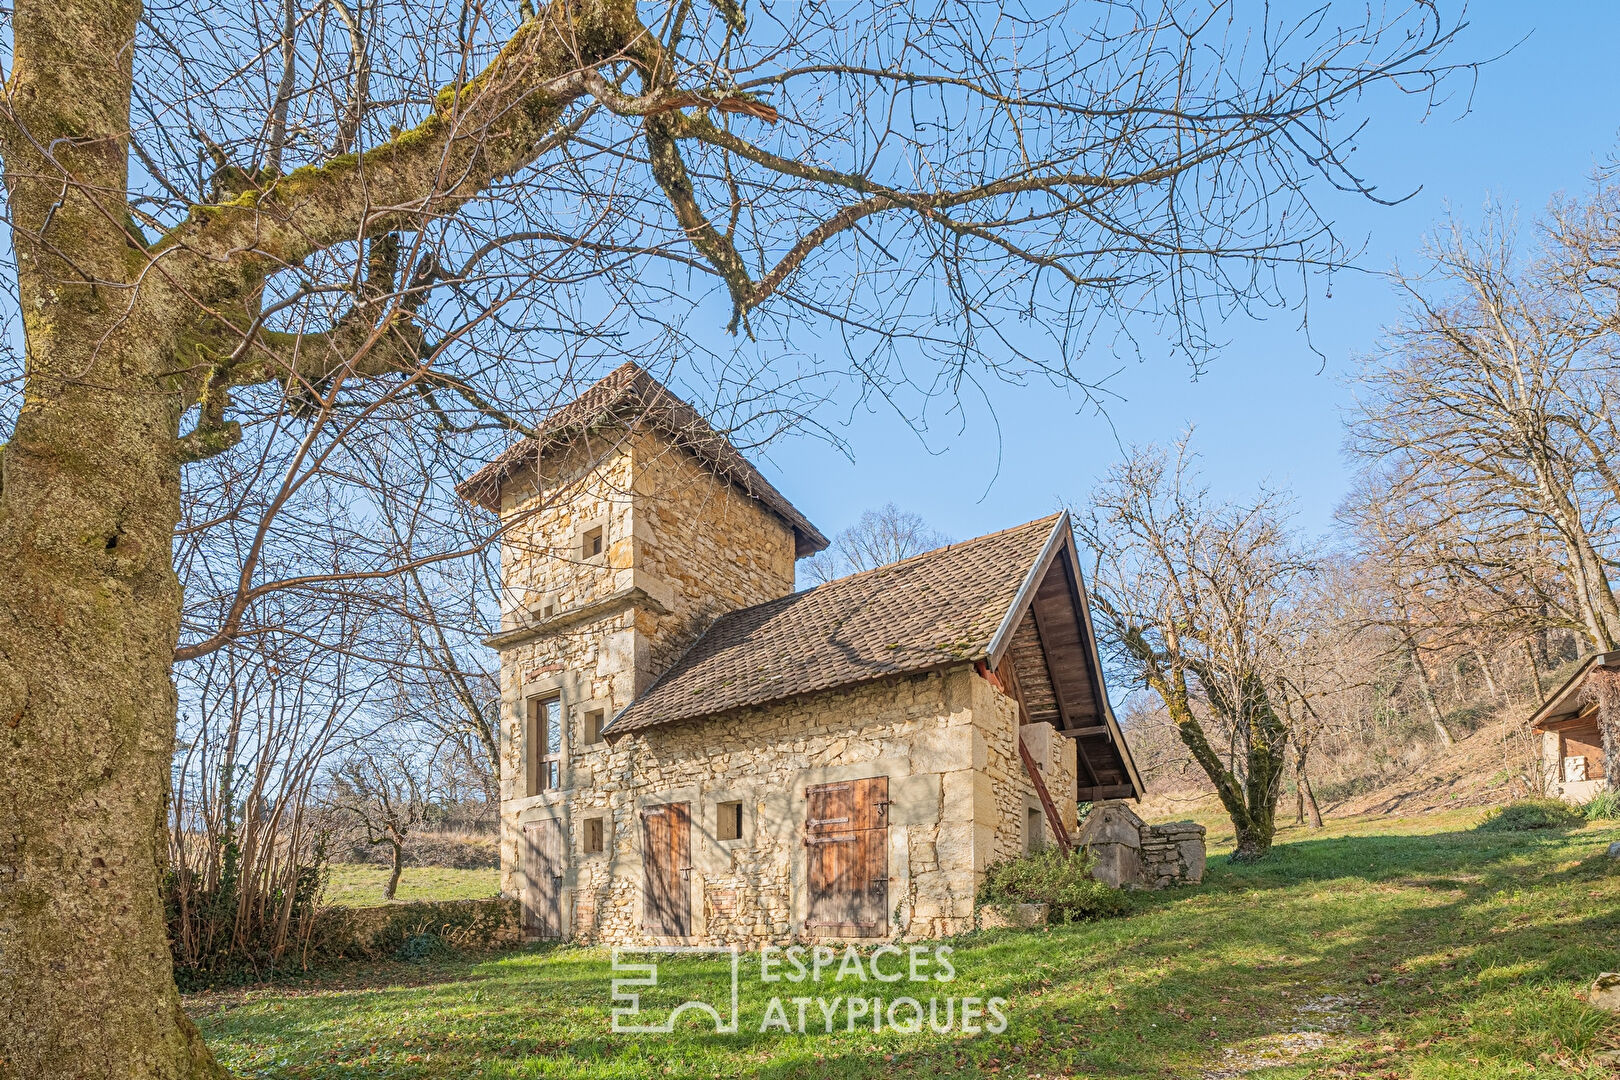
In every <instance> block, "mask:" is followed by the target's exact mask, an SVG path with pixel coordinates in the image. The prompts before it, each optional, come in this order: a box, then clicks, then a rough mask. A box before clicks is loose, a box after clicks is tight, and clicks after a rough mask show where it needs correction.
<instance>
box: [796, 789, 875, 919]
mask: <svg viewBox="0 0 1620 1080" xmlns="http://www.w3.org/2000/svg"><path fill="white" fill-rule="evenodd" d="M804 795H805V803H806V812H805V823H804V845H805V865H806V874H805V877H806V880H807V884H808V887H809V894H810V910H809V913H808V918H807V919H806V920H805V928H806V929H807V930H810V931H811V932H813V933H819V934H825V935H827V936H829V937H882V936H883V934H884V932H885V931H886V930H887V929H888V925H889V778H888V777H887V776H877V777H873V778H872V779H870V780H846V781H843V782H841V783H836V784H819V785H817V786H815V787H812V788H807V789H805V793H804Z"/></svg>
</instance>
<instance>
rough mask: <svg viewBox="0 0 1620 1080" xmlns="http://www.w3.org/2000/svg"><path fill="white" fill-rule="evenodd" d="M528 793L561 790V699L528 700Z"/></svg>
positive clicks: (535, 793)
mask: <svg viewBox="0 0 1620 1080" xmlns="http://www.w3.org/2000/svg"><path fill="white" fill-rule="evenodd" d="M528 744H529V746H528V759H529V761H528V763H529V770H528V772H529V784H528V787H529V794H530V795H538V794H540V793H541V792H542V791H555V790H557V789H558V788H560V787H562V748H563V740H562V699H561V698H556V697H548V698H531V699H529V731H528Z"/></svg>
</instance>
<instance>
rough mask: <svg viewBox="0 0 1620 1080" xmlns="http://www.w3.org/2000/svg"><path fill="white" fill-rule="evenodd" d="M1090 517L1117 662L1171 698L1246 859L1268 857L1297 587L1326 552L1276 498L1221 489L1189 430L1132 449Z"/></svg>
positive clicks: (1088, 534) (1283, 764)
mask: <svg viewBox="0 0 1620 1080" xmlns="http://www.w3.org/2000/svg"><path fill="white" fill-rule="evenodd" d="M1077 520H1078V521H1079V523H1080V524H1079V526H1078V531H1079V534H1080V536H1081V537H1082V539H1083V540H1084V542H1085V543H1086V544H1087V545H1088V546H1089V547H1090V548H1091V550H1092V551H1093V552H1094V554H1095V556H1096V560H1097V561H1096V568H1095V570H1094V571H1093V574H1092V591H1093V594H1094V595H1093V599H1094V602H1095V604H1096V607H1097V610H1098V611H1099V612H1101V613H1102V616H1103V619H1102V627H1101V628H1100V629H1099V633H1100V635H1101V636H1102V638H1103V640H1104V642H1105V644H1106V645H1107V647H1108V650H1109V654H1110V658H1111V661H1112V663H1113V664H1114V665H1115V666H1116V667H1117V668H1118V669H1120V670H1121V671H1122V672H1124V673H1125V674H1126V676H1127V677H1128V678H1129V679H1130V680H1131V681H1132V682H1134V683H1136V684H1137V685H1138V686H1140V687H1141V688H1142V689H1144V690H1148V691H1151V692H1152V693H1153V694H1155V695H1156V696H1157V697H1158V698H1159V700H1160V701H1162V702H1163V703H1164V707H1165V709H1166V710H1167V711H1168V712H1169V714H1170V719H1171V721H1172V722H1173V723H1174V724H1175V726H1176V730H1177V733H1178V734H1179V735H1180V736H1181V740H1182V742H1184V743H1185V744H1186V746H1187V749H1188V750H1189V751H1190V752H1191V754H1192V756H1193V760H1195V761H1196V762H1197V763H1198V766H1199V767H1200V768H1201V769H1203V771H1204V773H1205V775H1206V776H1208V777H1209V780H1210V782H1211V783H1212V784H1214V786H1215V793H1216V795H1217V796H1218V797H1219V798H1220V800H1221V805H1222V806H1223V807H1225V809H1226V812H1227V814H1228V816H1230V817H1231V819H1232V825H1233V828H1234V829H1235V830H1236V833H1237V850H1236V851H1235V852H1234V854H1233V857H1234V858H1236V859H1240V860H1245V861H1247V860H1254V859H1261V858H1264V857H1265V855H1266V854H1267V853H1268V852H1269V851H1270V850H1271V842H1272V837H1273V834H1274V832H1275V829H1276V812H1277V801H1278V799H1279V797H1280V796H1281V794H1282V790H1283V780H1284V778H1285V776H1286V774H1287V764H1288V759H1287V754H1288V748H1289V742H1290V739H1291V738H1292V735H1293V731H1292V729H1291V727H1290V716H1289V713H1288V710H1287V709H1286V708H1285V706H1284V704H1283V698H1282V697H1281V695H1280V693H1279V676H1280V675H1281V673H1282V670H1283V666H1284V665H1283V662H1282V658H1283V656H1284V655H1285V654H1287V653H1288V652H1289V651H1290V650H1291V642H1290V639H1291V638H1292V637H1293V636H1294V635H1296V634H1297V633H1298V632H1299V628H1300V619H1299V613H1298V611H1297V609H1296V608H1295V607H1294V605H1293V602H1292V598H1293V593H1294V591H1295V590H1296V589H1297V588H1298V587H1299V586H1300V584H1301V583H1302V582H1303V581H1305V580H1306V579H1308V578H1309V577H1310V576H1311V575H1312V574H1313V573H1315V570H1316V568H1315V565H1314V560H1313V559H1312V557H1311V556H1310V555H1309V554H1308V553H1307V552H1304V551H1302V550H1301V549H1300V548H1299V546H1298V545H1297V543H1296V542H1295V541H1294V539H1293V538H1292V537H1291V536H1290V535H1289V533H1288V531H1287V522H1286V516H1285V514H1284V511H1283V506H1282V503H1281V501H1280V500H1279V499H1278V498H1277V497H1275V496H1272V495H1262V496H1261V497H1260V498H1259V499H1257V500H1256V501H1254V502H1253V503H1251V504H1248V505H1237V504H1226V503H1220V502H1217V501H1216V500H1214V499H1212V498H1211V497H1210V495H1209V493H1208V491H1207V490H1206V489H1204V488H1203V487H1202V486H1200V483H1199V481H1198V478H1197V475H1196V473H1195V471H1194V460H1193V456H1192V454H1191V452H1190V450H1189V448H1188V443H1187V440H1186V439H1183V441H1182V442H1181V443H1179V444H1178V445H1177V446H1176V447H1175V449H1174V450H1173V451H1172V452H1171V453H1168V454H1167V453H1165V452H1164V451H1161V450H1157V449H1152V448H1150V449H1146V450H1138V451H1134V452H1132V453H1131V454H1130V456H1129V457H1128V458H1127V459H1126V461H1125V462H1124V463H1122V464H1120V465H1117V466H1115V467H1114V468H1113V469H1111V470H1110V471H1109V474H1108V477H1107V479H1106V480H1105V481H1104V482H1103V484H1102V485H1101V486H1100V487H1099V488H1098V489H1097V490H1096V491H1095V492H1093V494H1092V497H1091V500H1090V509H1089V511H1087V512H1084V513H1081V514H1079V515H1077Z"/></svg>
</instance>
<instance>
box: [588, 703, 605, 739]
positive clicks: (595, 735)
mask: <svg viewBox="0 0 1620 1080" xmlns="http://www.w3.org/2000/svg"><path fill="white" fill-rule="evenodd" d="M606 724H607V710H605V709H592V710H590V711H589V712H587V713H586V714H585V745H586V746H590V745H592V744H593V743H599V742H601V741H602V728H603V727H604V726H605V725H606Z"/></svg>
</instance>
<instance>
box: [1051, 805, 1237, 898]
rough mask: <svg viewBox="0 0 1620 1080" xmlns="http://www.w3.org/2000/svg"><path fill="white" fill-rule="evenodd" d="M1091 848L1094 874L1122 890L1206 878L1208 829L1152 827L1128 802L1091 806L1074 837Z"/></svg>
mask: <svg viewBox="0 0 1620 1080" xmlns="http://www.w3.org/2000/svg"><path fill="white" fill-rule="evenodd" d="M1075 842H1076V843H1077V844H1078V845H1079V846H1081V847H1083V848H1085V849H1086V850H1087V851H1089V852H1091V856H1092V858H1093V859H1094V860H1095V866H1094V867H1093V869H1092V874H1093V876H1095V877H1096V878H1097V880H1098V881H1102V882H1106V883H1107V884H1109V885H1112V886H1114V887H1115V888H1117V889H1164V888H1169V887H1170V886H1172V885H1197V884H1198V883H1199V882H1201V881H1202V880H1203V879H1204V864H1205V853H1204V827H1203V826H1202V825H1199V824H1198V823H1197V822H1193V821H1176V822H1172V823H1170V824H1168V825H1149V824H1147V823H1146V822H1144V821H1143V820H1142V819H1141V818H1139V817H1137V816H1136V813H1135V811H1133V810H1132V809H1131V808H1130V807H1128V806H1126V805H1125V804H1124V803H1120V802H1105V803H1098V804H1097V805H1096V806H1094V807H1092V809H1091V813H1090V815H1088V816H1087V817H1086V821H1085V824H1084V825H1083V826H1081V829H1080V835H1079V836H1078V837H1077V838H1076V841H1075Z"/></svg>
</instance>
